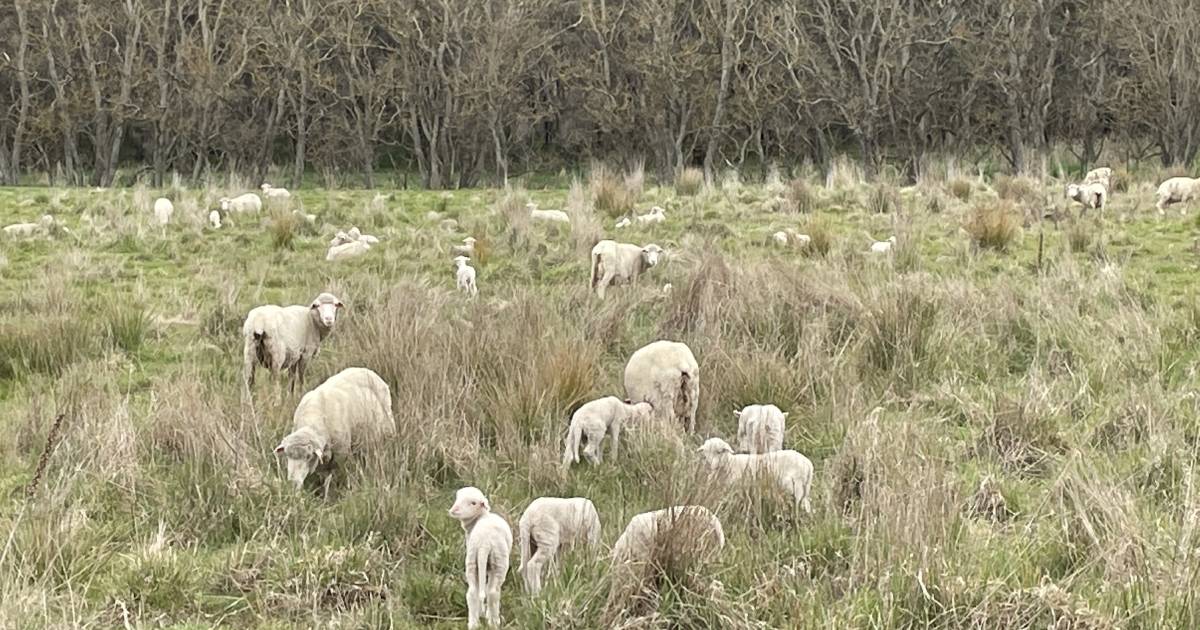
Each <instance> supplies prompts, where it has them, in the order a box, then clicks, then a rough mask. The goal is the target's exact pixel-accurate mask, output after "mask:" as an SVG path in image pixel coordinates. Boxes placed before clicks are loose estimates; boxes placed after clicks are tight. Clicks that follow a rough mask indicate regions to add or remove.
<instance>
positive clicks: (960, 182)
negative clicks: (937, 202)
mask: <svg viewBox="0 0 1200 630" xmlns="http://www.w3.org/2000/svg"><path fill="white" fill-rule="evenodd" d="M948 188H949V189H950V194H951V195H954V198H955V199H958V200H959V201H967V200H968V199H970V198H971V181H970V180H968V179H964V178H962V177H958V178H955V179H953V180H951V181H950V184H949V185H948Z"/></svg>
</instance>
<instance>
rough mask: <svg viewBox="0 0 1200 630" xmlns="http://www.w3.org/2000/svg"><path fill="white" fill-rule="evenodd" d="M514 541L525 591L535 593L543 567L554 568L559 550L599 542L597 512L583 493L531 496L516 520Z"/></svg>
mask: <svg viewBox="0 0 1200 630" xmlns="http://www.w3.org/2000/svg"><path fill="white" fill-rule="evenodd" d="M517 541H518V546H519V547H520V550H521V567H520V569H519V572H520V574H521V579H522V580H523V581H524V582H525V591H526V592H527V593H529V594H530V595H537V594H538V593H539V592H541V590H542V568H543V567H549V569H550V570H551V571H553V570H554V565H555V560H556V559H557V557H558V553H559V552H560V551H563V550H565V549H568V548H570V547H574V546H576V545H587V546H589V547H595V546H596V545H598V544H600V514H599V513H597V512H596V506H595V505H593V504H592V502H591V501H590V500H588V499H585V498H583V497H575V498H571V499H560V498H558V497H541V498H538V499H534V500H533V502H532V503H530V504H529V507H527V508H525V513H524V514H522V515H521V520H520V522H518V523H517Z"/></svg>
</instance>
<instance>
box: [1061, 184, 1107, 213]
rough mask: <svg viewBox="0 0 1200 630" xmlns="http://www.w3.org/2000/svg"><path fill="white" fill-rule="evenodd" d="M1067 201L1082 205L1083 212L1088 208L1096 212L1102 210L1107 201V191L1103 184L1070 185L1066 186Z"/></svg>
mask: <svg viewBox="0 0 1200 630" xmlns="http://www.w3.org/2000/svg"><path fill="white" fill-rule="evenodd" d="M1066 195H1067V199H1071V200H1073V201H1076V202H1079V203H1080V204H1083V210H1084V212H1086V211H1087V209H1088V208H1093V209H1096V210H1101V211H1103V210H1104V205H1105V203H1106V201H1107V200H1108V191H1107V190H1106V189H1105V187H1104V184H1099V183H1091V184H1070V185H1068V186H1067V193H1066Z"/></svg>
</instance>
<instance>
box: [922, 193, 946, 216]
mask: <svg viewBox="0 0 1200 630" xmlns="http://www.w3.org/2000/svg"><path fill="white" fill-rule="evenodd" d="M925 210H927V211H928V212H929V213H930V214H941V213H943V212H945V211H946V198H945V197H944V196H943V195H942V193H941V191H937V190H935V191H933V192H931V193H929V194H928V195H927V196H926V197H925Z"/></svg>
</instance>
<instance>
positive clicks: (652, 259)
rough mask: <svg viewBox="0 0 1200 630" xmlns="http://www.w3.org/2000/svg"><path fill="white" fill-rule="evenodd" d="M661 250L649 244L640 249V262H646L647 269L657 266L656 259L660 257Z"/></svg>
mask: <svg viewBox="0 0 1200 630" xmlns="http://www.w3.org/2000/svg"><path fill="white" fill-rule="evenodd" d="M662 253H663V250H662V248H661V247H659V246H658V245H655V244H654V243H651V244H649V245H647V246H645V247H643V248H642V260H644V261H646V266H647V267H653V266H654V265H657V264H658V259H659V258H661V257H662Z"/></svg>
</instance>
